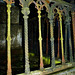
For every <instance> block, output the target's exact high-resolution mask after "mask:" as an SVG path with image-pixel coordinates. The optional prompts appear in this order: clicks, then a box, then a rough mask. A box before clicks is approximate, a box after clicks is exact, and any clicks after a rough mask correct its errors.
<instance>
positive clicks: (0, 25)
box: [0, 3, 22, 50]
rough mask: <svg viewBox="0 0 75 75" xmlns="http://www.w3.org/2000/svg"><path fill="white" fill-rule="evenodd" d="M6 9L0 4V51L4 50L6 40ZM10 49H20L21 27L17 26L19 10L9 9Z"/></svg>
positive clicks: (3, 4) (14, 7)
mask: <svg viewBox="0 0 75 75" xmlns="http://www.w3.org/2000/svg"><path fill="white" fill-rule="evenodd" d="M7 18H8V16H7V7H6V4H5V3H0V49H3V50H5V49H6V38H7ZM11 38H12V40H11V47H12V49H15V48H18V49H19V48H21V47H22V25H19V8H18V7H16V6H12V7H11Z"/></svg>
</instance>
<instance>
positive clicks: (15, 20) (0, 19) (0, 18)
mask: <svg viewBox="0 0 75 75" xmlns="http://www.w3.org/2000/svg"><path fill="white" fill-rule="evenodd" d="M5 23H7V7H6V5H5V4H4V3H0V24H5ZM11 23H12V24H19V8H18V7H16V6H12V7H11Z"/></svg>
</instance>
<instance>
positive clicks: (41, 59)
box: [38, 10, 43, 69]
mask: <svg viewBox="0 0 75 75" xmlns="http://www.w3.org/2000/svg"><path fill="white" fill-rule="evenodd" d="M38 18H39V48H40V69H43V54H42V35H41V10H38Z"/></svg>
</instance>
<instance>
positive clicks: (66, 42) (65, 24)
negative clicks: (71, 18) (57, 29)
mask: <svg viewBox="0 0 75 75" xmlns="http://www.w3.org/2000/svg"><path fill="white" fill-rule="evenodd" d="M66 20H67V18H66ZM66 20H65V22H66ZM67 42H68V41H67V25H66V24H65V62H67Z"/></svg>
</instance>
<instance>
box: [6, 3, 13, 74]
mask: <svg viewBox="0 0 75 75" xmlns="http://www.w3.org/2000/svg"><path fill="white" fill-rule="evenodd" d="M10 8H11V5H10V4H7V13H8V21H7V23H8V24H7V75H12V69H11V33H10V30H11V29H10V12H11V10H10Z"/></svg>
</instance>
